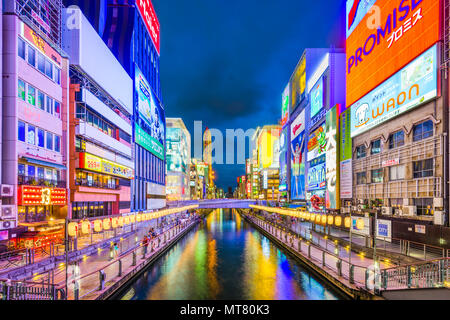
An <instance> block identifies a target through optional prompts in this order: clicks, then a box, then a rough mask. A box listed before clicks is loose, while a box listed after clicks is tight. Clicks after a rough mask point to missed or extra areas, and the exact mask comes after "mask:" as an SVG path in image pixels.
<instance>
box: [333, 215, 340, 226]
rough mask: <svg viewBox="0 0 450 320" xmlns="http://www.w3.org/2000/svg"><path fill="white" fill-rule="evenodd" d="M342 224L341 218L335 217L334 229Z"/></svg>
mask: <svg viewBox="0 0 450 320" xmlns="http://www.w3.org/2000/svg"><path fill="white" fill-rule="evenodd" d="M341 224H342V217H341V216H336V218H334V225H335V226H336V227H340V226H341Z"/></svg>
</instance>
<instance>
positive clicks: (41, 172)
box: [37, 167, 45, 179]
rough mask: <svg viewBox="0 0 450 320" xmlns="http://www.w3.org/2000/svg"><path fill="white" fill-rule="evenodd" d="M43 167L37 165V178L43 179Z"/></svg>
mask: <svg viewBox="0 0 450 320" xmlns="http://www.w3.org/2000/svg"><path fill="white" fill-rule="evenodd" d="M44 172H45V170H44V168H42V167H37V177H38V179H44Z"/></svg>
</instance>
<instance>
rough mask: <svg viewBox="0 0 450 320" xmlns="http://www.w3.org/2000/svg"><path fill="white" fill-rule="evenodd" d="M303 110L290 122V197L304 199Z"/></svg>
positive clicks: (304, 151) (304, 133)
mask: <svg viewBox="0 0 450 320" xmlns="http://www.w3.org/2000/svg"><path fill="white" fill-rule="evenodd" d="M305 129H306V124H305V110H303V111H302V112H301V113H300V114H299V115H298V116H297V118H296V119H295V120H294V121H293V122H292V123H291V199H293V200H304V199H305V160H306V159H305V158H306V155H305V153H306V142H305V140H306V130H305Z"/></svg>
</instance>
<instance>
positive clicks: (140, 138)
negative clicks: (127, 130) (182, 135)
mask: <svg viewBox="0 0 450 320" xmlns="http://www.w3.org/2000/svg"><path fill="white" fill-rule="evenodd" d="M134 134H135V140H136V143H137V144H139V145H141V146H142V147H144V148H145V149H147V150H148V151H150V152H151V153H153V154H154V155H155V156H157V157H158V158H160V159H161V160H164V146H163V145H162V144H161V143H160V142H159V141H158V140H156V139H155V138H153V137H152V136H150V135H149V134H148V133H147V132H145V131H144V130H143V129H142V128H141V127H139V126H138V124H137V123H136V124H135V133H134Z"/></svg>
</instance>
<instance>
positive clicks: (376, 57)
mask: <svg viewBox="0 0 450 320" xmlns="http://www.w3.org/2000/svg"><path fill="white" fill-rule="evenodd" d="M346 11H347V19H346V20H347V28H346V29H347V41H346V47H347V50H346V51H347V54H346V55H347V57H346V58H347V68H346V69H347V71H346V74H347V99H346V101H347V106H350V105H352V104H353V103H355V101H357V100H358V99H360V98H361V97H363V96H364V95H365V94H367V92H369V91H370V90H372V89H373V88H375V87H376V86H378V85H379V84H380V83H382V82H383V81H385V80H386V79H388V78H389V77H390V76H392V75H393V74H394V73H396V72H397V71H398V70H399V69H401V68H403V67H404V66H405V65H406V64H408V63H409V62H410V61H412V60H413V59H414V58H415V57H417V56H418V55H419V54H421V53H422V52H424V51H425V50H427V49H428V48H430V47H431V46H432V45H433V44H435V43H436V42H438V41H439V39H440V32H439V29H440V17H441V16H440V1H438V0H376V1H374V0H364V1H362V0H348V1H347V10H346Z"/></svg>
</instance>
